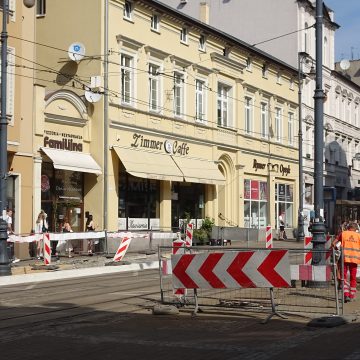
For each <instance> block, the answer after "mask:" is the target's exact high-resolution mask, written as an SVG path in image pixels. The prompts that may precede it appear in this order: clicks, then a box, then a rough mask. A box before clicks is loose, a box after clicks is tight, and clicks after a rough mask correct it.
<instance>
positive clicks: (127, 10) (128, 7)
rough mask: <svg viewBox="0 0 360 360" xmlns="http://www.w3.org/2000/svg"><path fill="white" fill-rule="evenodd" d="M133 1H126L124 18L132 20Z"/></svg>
mask: <svg viewBox="0 0 360 360" xmlns="http://www.w3.org/2000/svg"><path fill="white" fill-rule="evenodd" d="M132 10H133V9H132V3H131V2H130V1H125V4H124V18H125V19H128V20H132Z"/></svg>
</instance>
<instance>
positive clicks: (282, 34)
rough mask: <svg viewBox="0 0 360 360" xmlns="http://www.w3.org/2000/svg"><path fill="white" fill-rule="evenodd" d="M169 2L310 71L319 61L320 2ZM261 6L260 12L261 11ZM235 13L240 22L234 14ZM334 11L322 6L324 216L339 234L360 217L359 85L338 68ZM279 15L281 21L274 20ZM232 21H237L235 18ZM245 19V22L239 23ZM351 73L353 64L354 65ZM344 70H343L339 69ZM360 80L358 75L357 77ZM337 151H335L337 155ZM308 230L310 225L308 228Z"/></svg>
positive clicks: (306, 188) (309, 146)
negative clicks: (344, 221)
mask: <svg viewBox="0 0 360 360" xmlns="http://www.w3.org/2000/svg"><path fill="white" fill-rule="evenodd" d="M166 3H168V4H169V5H170V6H172V7H174V8H177V9H178V10H179V11H181V12H184V13H186V14H188V15H191V16H193V17H196V18H200V19H202V20H203V21H204V22H207V23H209V24H210V25H211V26H213V27H216V28H219V29H221V30H223V31H226V32H228V33H230V34H232V35H233V36H235V37H238V38H240V39H243V40H245V41H247V42H249V43H250V44H253V45H254V46H255V47H256V48H260V49H262V50H265V51H267V52H268V53H269V54H271V55H273V56H276V57H278V58H279V59H281V60H283V61H285V62H287V63H289V64H291V65H293V66H296V67H297V66H298V64H299V56H302V55H301V54H308V56H307V57H306V59H305V58H303V57H301V62H300V64H301V67H300V69H299V71H302V72H304V73H308V72H310V69H311V67H312V65H314V59H315V28H314V26H313V25H314V24H315V21H316V20H315V10H316V9H315V2H314V1H309V0H297V1H282V0H278V1H271V2H269V1H265V0H254V1H253V0H251V1H250V0H248V1H242V2H241V4H240V3H239V2H236V1H228V2H223V3H221V4H220V3H219V2H218V1H216V0H207V1H200V0H195V1H188V2H181V1H179V0H169V1H167V2H166ZM259 9H261V11H259ZM235 14H236V20H235V18H234V16H235ZM334 15H335V14H334V12H333V11H332V10H331V9H330V8H329V7H327V6H326V1H325V5H324V9H323V20H324V21H323V23H324V27H323V90H324V92H325V94H326V100H325V102H324V127H325V129H324V141H325V143H324V214H325V224H326V226H327V230H328V231H330V232H331V233H334V232H336V229H337V225H338V224H339V222H340V221H341V219H348V220H350V219H353V220H356V219H358V218H359V217H360V208H359V204H358V203H357V202H356V201H358V200H360V198H359V197H358V193H359V189H358V185H359V182H358V171H357V166H358V165H357V162H358V160H357V159H356V154H357V153H358V140H357V139H359V137H360V123H359V120H358V119H359V106H358V99H359V88H358V86H357V84H356V83H354V82H352V81H349V79H348V78H347V77H346V76H342V75H344V71H343V70H342V69H340V71H335V67H334V63H335V31H336V30H337V29H338V28H339V25H338V24H337V23H336V22H335V21H334ZM274 19H281V21H275V20H274ZM232 20H233V21H232ZM239 22H241V24H242V26H237V24H238V23H239ZM350 65H351V69H349V70H348V72H349V73H350V72H351V71H352V72H354V71H353V68H354V66H353V64H352V63H350ZM338 70H339V69H338ZM354 81H355V78H354ZM314 89H315V80H312V79H310V78H309V77H307V78H306V79H305V80H304V81H303V84H302V105H301V106H302V119H301V120H302V133H303V143H302V146H303V155H304V157H303V169H304V174H303V176H304V184H303V191H302V192H303V194H304V196H303V201H304V216H305V218H306V221H305V222H308V221H309V219H310V218H311V217H312V216H313V209H314V207H313V201H314V195H313V193H314V189H313V184H314V178H313V174H314V100H313V96H314ZM335 154H336V155H335ZM305 230H307V226H305Z"/></svg>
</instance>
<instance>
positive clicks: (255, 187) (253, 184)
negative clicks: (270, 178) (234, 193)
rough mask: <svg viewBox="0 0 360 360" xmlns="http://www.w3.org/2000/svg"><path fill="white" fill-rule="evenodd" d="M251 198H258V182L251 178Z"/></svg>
mask: <svg viewBox="0 0 360 360" xmlns="http://www.w3.org/2000/svg"><path fill="white" fill-rule="evenodd" d="M251 199H252V200H259V182H258V181H256V180H251Z"/></svg>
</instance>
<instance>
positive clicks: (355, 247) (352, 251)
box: [341, 231, 360, 264]
mask: <svg viewBox="0 0 360 360" xmlns="http://www.w3.org/2000/svg"><path fill="white" fill-rule="evenodd" d="M341 244H342V249H343V254H344V261H345V262H349V263H355V264H360V234H358V233H357V232H355V231H343V232H342V233H341Z"/></svg>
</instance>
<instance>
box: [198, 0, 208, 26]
mask: <svg viewBox="0 0 360 360" xmlns="http://www.w3.org/2000/svg"><path fill="white" fill-rule="evenodd" d="M209 17H210V6H209V4H208V3H207V2H205V1H203V2H201V3H200V21H202V22H203V23H205V24H209Z"/></svg>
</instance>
